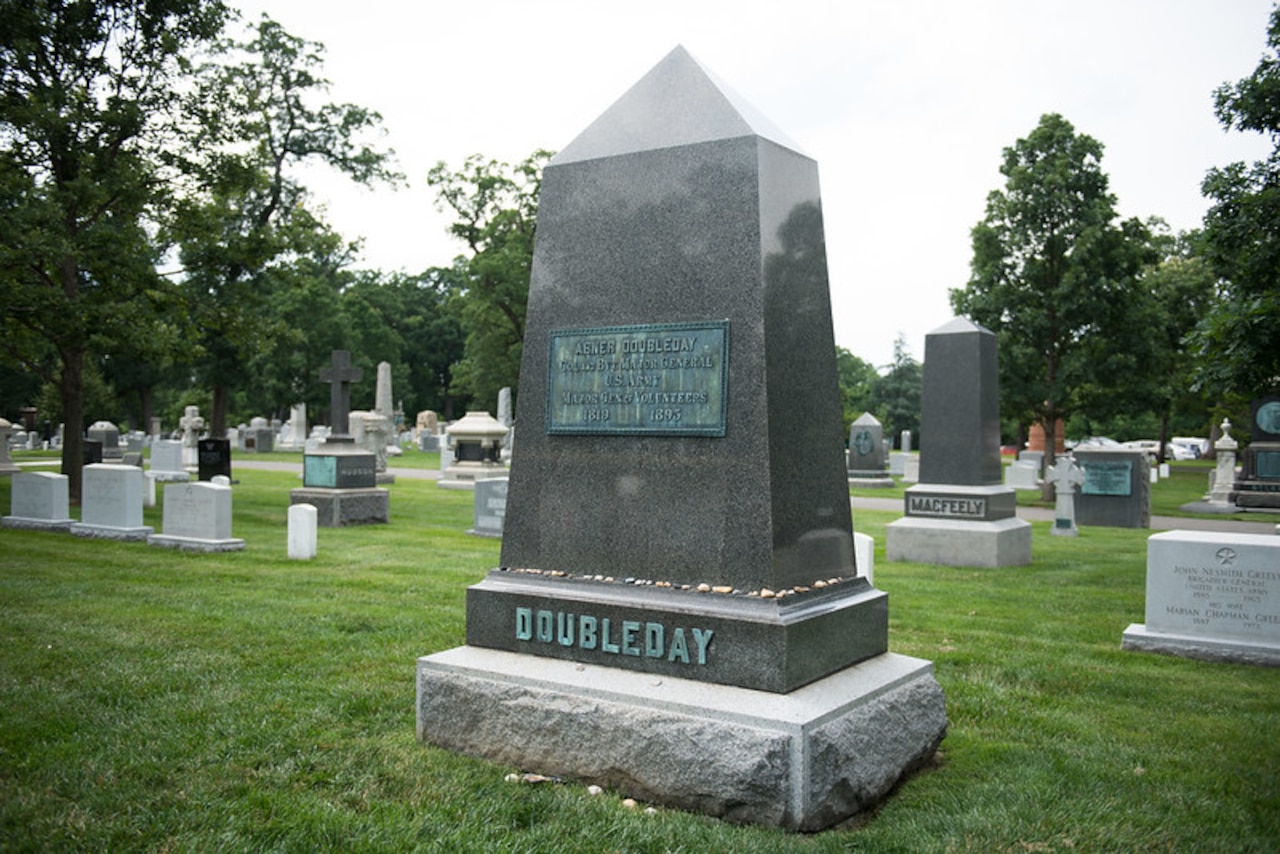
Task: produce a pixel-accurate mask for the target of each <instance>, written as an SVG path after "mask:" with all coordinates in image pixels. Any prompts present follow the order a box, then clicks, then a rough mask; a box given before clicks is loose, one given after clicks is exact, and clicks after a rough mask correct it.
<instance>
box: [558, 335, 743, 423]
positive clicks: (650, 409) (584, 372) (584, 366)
mask: <svg viewBox="0 0 1280 854" xmlns="http://www.w3.org/2000/svg"><path fill="white" fill-rule="evenodd" d="M547 370H548V377H547V433H550V434H578V435H607V434H618V435H664V436H723V435H724V432H725V401H726V397H727V393H728V377H729V322H728V321H727V320H722V321H712V322H699V323H655V324H647V325H641V326H607V327H601V328H596V329H562V330H557V331H553V332H552V333H551V347H550V358H549V364H548V365H547Z"/></svg>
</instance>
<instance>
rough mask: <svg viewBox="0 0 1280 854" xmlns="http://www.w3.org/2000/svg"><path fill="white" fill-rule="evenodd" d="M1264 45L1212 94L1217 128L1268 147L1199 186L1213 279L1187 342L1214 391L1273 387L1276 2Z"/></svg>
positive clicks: (1277, 359)
mask: <svg viewBox="0 0 1280 854" xmlns="http://www.w3.org/2000/svg"><path fill="white" fill-rule="evenodd" d="M1267 48H1268V53H1267V54H1266V55H1264V56H1263V58H1262V59H1261V61H1259V63H1258V67H1257V68H1256V69H1254V72H1253V74H1251V75H1249V76H1248V77H1246V78H1244V79H1243V80H1240V81H1238V82H1236V83H1234V84H1224V85H1222V86H1221V87H1219V89H1218V90H1217V91H1216V92H1215V93H1214V111H1215V113H1216V115H1217V117H1218V121H1220V122H1221V123H1222V124H1223V126H1224V127H1225V128H1227V129H1228V130H1230V129H1233V128H1234V129H1236V130H1241V131H1255V132H1257V133H1261V134H1265V135H1266V136H1268V137H1269V138H1270V140H1271V146H1272V148H1271V155H1270V156H1269V157H1268V158H1267V159H1266V160H1264V161H1259V162H1256V163H1254V164H1252V165H1251V166H1249V165H1246V164H1244V163H1232V164H1230V165H1228V166H1226V167H1223V168H1221V169H1212V170H1210V171H1209V173H1208V175H1207V176H1206V177H1205V179H1204V183H1203V184H1202V186H1201V192H1202V193H1203V194H1204V195H1205V196H1207V197H1209V198H1210V199H1212V200H1213V203H1212V205H1211V207H1210V209H1209V212H1208V213H1207V214H1206V215H1205V222H1204V247H1205V257H1206V258H1207V259H1208V261H1209V264H1210V265H1211V266H1212V268H1213V271H1214V273H1216V274H1217V276H1218V277H1219V283H1218V293H1217V299H1216V300H1215V303H1214V305H1213V307H1212V309H1211V310H1210V311H1209V312H1208V313H1207V314H1206V315H1205V317H1204V319H1203V321H1202V322H1201V324H1200V326H1199V328H1198V329H1197V331H1196V334H1195V335H1194V336H1193V337H1192V339H1191V345H1192V352H1193V353H1194V356H1195V360H1196V364H1197V370H1196V385H1197V386H1198V387H1199V388H1202V389H1204V390H1206V391H1208V392H1211V393H1213V394H1215V395H1226V394H1231V393H1235V394H1241V395H1245V396H1253V395H1256V394H1257V393H1259V392H1260V391H1263V390H1267V389H1271V388H1275V387H1277V386H1280V346H1277V344H1276V342H1278V341H1280V7H1277V8H1275V9H1273V10H1272V12H1271V18H1270V22H1269V24H1268V27H1267Z"/></svg>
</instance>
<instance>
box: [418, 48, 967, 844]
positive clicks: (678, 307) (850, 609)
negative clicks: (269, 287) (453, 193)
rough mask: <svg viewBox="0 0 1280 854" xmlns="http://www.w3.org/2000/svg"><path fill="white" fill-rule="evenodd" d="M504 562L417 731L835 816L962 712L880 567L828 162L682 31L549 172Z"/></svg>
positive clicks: (643, 789) (445, 742)
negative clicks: (850, 378)
mask: <svg viewBox="0 0 1280 854" xmlns="http://www.w3.org/2000/svg"><path fill="white" fill-rule="evenodd" d="M539 208H540V211H539V217H538V238H537V247H536V250H535V254H534V262H533V272H532V280H531V284H530V289H529V306H528V315H527V325H526V333H525V343H524V357H523V359H524V360H523V364H522V367H521V376H520V395H519V400H518V410H517V422H518V423H519V424H520V425H521V438H520V452H519V454H518V455H517V456H516V458H515V460H514V461H513V464H512V468H511V478H510V487H509V492H508V496H507V507H506V517H505V520H504V531H503V545H502V559H501V564H502V565H501V566H500V567H499V568H497V569H495V570H493V571H492V572H490V573H489V575H488V577H487V578H486V579H485V580H484V581H482V582H481V583H479V584H477V585H475V586H474V587H472V588H471V589H470V590H468V594H467V645H466V646H465V647H459V648H457V649H453V650H449V651H446V652H443V653H439V654H436V655H432V656H428V657H426V658H423V659H420V660H419V662H418V705H417V727H418V736H419V738H420V739H422V740H424V741H429V742H432V743H434V744H438V745H440V746H443V747H447V748H450V749H455V750H460V751H463V752H467V753H471V754H475V755H480V756H485V757H488V758H490V759H493V760H495V761H498V762H502V763H507V764H510V765H514V766H517V767H519V768H521V769H524V770H529V771H538V772H541V773H546V774H557V775H562V776H568V777H573V778H576V779H579V780H584V781H592V782H597V783H600V784H603V785H606V786H613V787H616V788H618V789H620V790H623V791H625V792H627V793H628V794H631V795H633V796H635V797H638V798H642V799H645V800H649V801H654V802H659V803H664V804H669V805H672V806H677V807H681V808H686V809H694V810H700V811H704V812H707V813H710V814H713V815H718V816H724V817H726V818H729V819H732V820H736V821H749V822H758V823H763V824H771V825H777V826H781V827H787V828H792V829H801V830H810V829H818V828H822V827H826V826H829V825H831V824H833V823H835V822H837V821H840V820H841V819H843V818H845V817H847V816H849V815H851V814H853V813H855V812H858V811H859V810H862V809H866V808H868V807H870V806H872V805H874V804H875V803H876V802H877V801H878V800H880V799H881V798H883V797H884V796H885V795H886V794H887V793H888V792H889V790H890V789H891V788H892V787H893V785H894V784H895V783H896V782H897V781H898V780H899V779H901V777H902V776H903V775H904V774H906V773H907V772H909V771H910V770H911V769H913V768H914V767H916V766H917V765H919V764H921V763H923V762H925V761H927V760H928V759H929V757H931V756H932V754H933V752H934V750H935V749H936V747H937V746H938V744H939V742H940V741H941V739H942V737H943V735H944V733H945V730H946V713H945V703H944V699H943V696H942V691H941V689H940V687H939V686H938V683H937V681H936V680H935V679H934V677H933V674H932V666H931V665H930V663H929V662H927V661H922V660H919V659H914V658H909V657H906V656H900V655H894V654H891V653H888V652H887V646H888V644H887V634H888V602H887V596H886V594H884V593H883V592H881V591H878V590H876V589H875V588H874V587H872V586H871V585H870V584H869V583H868V582H867V581H866V579H865V578H861V577H859V576H858V573H857V568H856V566H855V562H854V549H853V530H852V523H851V514H850V506H849V493H848V486H847V481H846V468H845V461H844V453H843V436H842V424H841V410H840V404H839V395H838V390H837V384H836V367H835V347H834V341H833V336H832V329H831V308H830V297H829V293H828V285H827V272H826V255H825V245H824V235H823V225H822V212H821V207H820V200H819V194H818V177H817V167H816V164H815V163H814V162H813V161H812V160H811V159H809V158H808V157H805V156H804V155H802V154H799V153H798V152H797V151H796V150H795V149H794V146H793V145H792V144H791V143H789V142H788V141H787V140H786V139H785V137H783V136H782V135H781V134H780V133H779V132H778V131H777V130H776V129H774V128H773V127H772V126H771V125H769V124H768V123H767V122H766V121H764V120H763V119H761V118H760V117H759V116H758V115H757V114H756V113H755V112H754V111H753V110H752V109H751V108H750V107H748V106H746V105H745V104H743V103H742V102H741V101H740V100H739V99H738V98H737V97H736V96H735V95H734V94H732V93H730V92H729V91H728V90H727V89H726V88H724V86H723V85H722V84H720V83H719V82H717V81H716V80H715V79H714V78H713V77H712V76H711V75H710V74H709V73H708V72H707V71H706V70H705V69H703V68H702V67H701V66H700V65H699V64H698V63H697V62H696V61H695V60H694V59H693V58H692V57H691V56H690V55H689V54H688V53H687V52H685V51H684V50H683V49H682V48H677V49H676V50H674V51H673V52H672V53H671V54H669V55H668V56H667V57H666V58H665V59H664V60H663V61H662V62H661V63H659V64H658V65H657V66H656V67H655V68H654V69H653V70H652V71H650V72H649V74H648V75H646V76H645V77H644V78H643V79H641V80H640V81H639V82H638V83H637V84H636V85H635V86H634V87H632V88H631V89H630V90H629V91H628V92H627V93H626V94H624V95H623V97H622V98H621V99H620V100H619V101H618V102H616V103H615V104H614V105H613V106H612V107H611V108H610V109H609V110H607V111H606V112H605V113H604V115H602V116H601V117H600V118H599V119H597V120H596V122H595V123H593V124H592V125H591V126H590V127H588V128H587V130H586V131H584V132H583V133H582V134H581V135H580V136H579V137H578V138H577V139H575V140H574V141H573V142H572V143H570V144H569V145H568V146H567V147H566V148H565V149H564V150H563V151H561V152H560V154H559V155H557V156H556V157H555V158H554V159H553V160H552V161H551V163H550V164H549V165H548V166H547V168H546V170H545V172H544V174H543V182H542V189H541V199H540V205H539Z"/></svg>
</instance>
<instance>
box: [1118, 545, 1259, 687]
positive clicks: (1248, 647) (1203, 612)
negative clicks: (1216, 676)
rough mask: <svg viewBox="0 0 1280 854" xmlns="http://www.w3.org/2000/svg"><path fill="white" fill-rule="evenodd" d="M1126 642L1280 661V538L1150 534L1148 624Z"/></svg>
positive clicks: (1191, 654) (1220, 657)
mask: <svg viewBox="0 0 1280 854" xmlns="http://www.w3.org/2000/svg"><path fill="white" fill-rule="evenodd" d="M1121 646H1122V647H1123V648H1124V649H1129V650H1142V651H1148V652H1163V653H1168V654H1171V655H1179V656H1183V657H1186V658H1198V659H1204V660H1208V661H1232V662H1240V663H1245V664H1265V665H1270V666H1277V665H1280V537H1277V536H1271V535H1269V534H1238V533H1221V532H1217V531H1165V532H1162V533H1159V534H1154V535H1152V536H1151V537H1150V538H1148V540H1147V604H1146V623H1134V624H1133V625H1130V626H1129V628H1128V629H1126V630H1125V632H1124V636H1123V639H1122V641H1121Z"/></svg>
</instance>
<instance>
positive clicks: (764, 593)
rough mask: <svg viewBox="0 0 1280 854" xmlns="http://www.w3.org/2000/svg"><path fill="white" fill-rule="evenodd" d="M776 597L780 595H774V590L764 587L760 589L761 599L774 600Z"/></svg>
mask: <svg viewBox="0 0 1280 854" xmlns="http://www.w3.org/2000/svg"><path fill="white" fill-rule="evenodd" d="M776 595H778V594H776V593H774V592H773V591H772V590H770V589H769V588H768V587H763V588H761V589H760V598H761V599H772V598H773V597H774V596H776Z"/></svg>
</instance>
